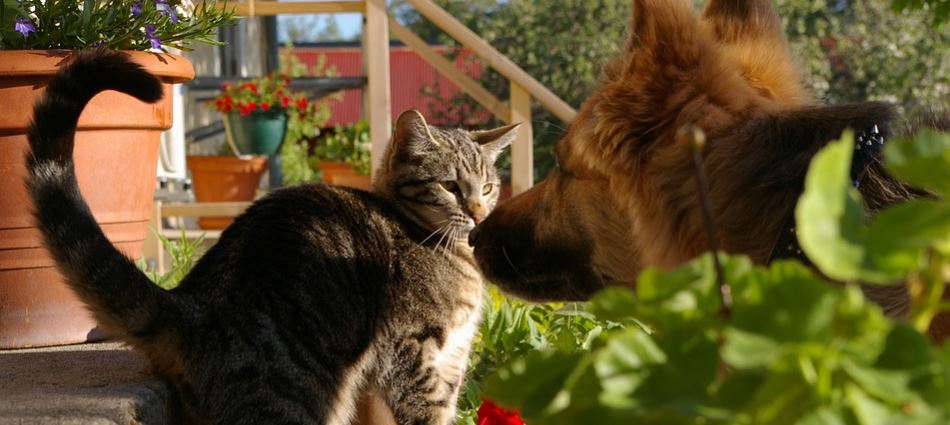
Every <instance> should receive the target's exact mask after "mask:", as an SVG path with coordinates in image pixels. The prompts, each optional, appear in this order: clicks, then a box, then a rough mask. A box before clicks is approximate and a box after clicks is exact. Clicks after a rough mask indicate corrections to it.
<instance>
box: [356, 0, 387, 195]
mask: <svg viewBox="0 0 950 425" xmlns="http://www.w3.org/2000/svg"><path fill="white" fill-rule="evenodd" d="M365 16H366V20H365V23H364V25H363V53H364V59H363V60H364V62H363V63H364V64H365V66H366V77H367V84H366V92H365V93H366V95H365V96H366V97H365V102H364V107H365V108H366V116H367V118H368V119H369V138H370V143H371V145H372V149H371V158H372V166H373V176H375V175H376V171H377V170H378V169H379V165H380V164H381V163H382V159H383V153H384V152H385V151H386V144H387V143H388V142H389V133H390V132H391V130H392V129H391V126H392V113H391V109H392V105H391V103H390V91H389V17H388V15H387V13H386V0H366V15H365Z"/></svg>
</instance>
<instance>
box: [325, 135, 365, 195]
mask: <svg viewBox="0 0 950 425" xmlns="http://www.w3.org/2000/svg"><path fill="white" fill-rule="evenodd" d="M314 155H315V156H316V157H317V167H318V168H320V171H321V172H323V180H324V181H325V182H326V183H329V184H335V185H340V186H349V187H355V188H358V189H369V188H370V186H371V184H370V176H369V172H370V142H369V124H368V123H367V122H366V121H363V120H361V121H358V122H356V123H354V124H351V125H348V126H345V127H343V126H339V125H337V126H336V127H334V128H333V131H331V132H328V133H327V134H326V135H325V136H324V138H323V139H322V140H320V141H319V142H318V143H317V145H316V147H315V148H314Z"/></svg>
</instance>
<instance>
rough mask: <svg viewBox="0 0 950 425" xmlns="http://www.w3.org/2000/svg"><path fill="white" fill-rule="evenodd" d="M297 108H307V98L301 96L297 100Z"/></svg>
mask: <svg viewBox="0 0 950 425" xmlns="http://www.w3.org/2000/svg"><path fill="white" fill-rule="evenodd" d="M297 109H307V98H306V97H301V98H300V99H299V100H297Z"/></svg>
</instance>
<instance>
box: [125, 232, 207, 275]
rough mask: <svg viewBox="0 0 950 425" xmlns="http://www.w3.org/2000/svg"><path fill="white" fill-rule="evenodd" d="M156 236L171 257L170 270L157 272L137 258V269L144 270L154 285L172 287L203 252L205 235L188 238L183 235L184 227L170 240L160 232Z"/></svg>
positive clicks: (189, 269)
mask: <svg viewBox="0 0 950 425" xmlns="http://www.w3.org/2000/svg"><path fill="white" fill-rule="evenodd" d="M156 237H157V238H158V240H159V241H160V242H161V243H162V248H164V249H165V251H166V252H168V255H169V256H170V257H171V260H172V265H171V270H169V271H167V272H165V273H164V274H159V273H158V271H156V270H152V269H150V268H149V267H148V265H147V264H145V260H144V259H139V262H138V266H139V269H141V270H143V271H145V274H146V275H148V277H149V279H151V280H152V282H155V284H156V285H158V286H160V287H162V288H164V289H172V288H174V287H176V286H178V284H179V283H180V282H181V280H182V279H184V277H185V275H187V274H188V272H189V271H191V268H192V267H194V265H195V263H196V262H197V261H198V259H199V258H201V254H202V253H203V252H204V241H205V237H204V234H202V235H200V236H198V237H197V238H194V239H191V240H189V239H188V238H187V237H185V230H184V229H182V231H181V237H180V238H179V239H177V240H170V239H168V238H167V237H165V235H161V234H158V235H156Z"/></svg>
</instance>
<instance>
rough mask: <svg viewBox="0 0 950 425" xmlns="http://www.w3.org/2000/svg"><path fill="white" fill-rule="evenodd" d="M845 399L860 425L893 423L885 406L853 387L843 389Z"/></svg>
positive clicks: (848, 386)
mask: <svg viewBox="0 0 950 425" xmlns="http://www.w3.org/2000/svg"><path fill="white" fill-rule="evenodd" d="M845 399H846V401H847V403H848V405H849V406H850V407H851V412H852V413H854V416H855V418H857V420H858V423H859V424H861V425H885V424H889V423H898V422H893V419H892V414H891V412H890V411H889V410H888V408H887V406H885V405H884V404H882V403H881V402H879V401H877V400H875V399H874V398H872V397H871V396H869V395H867V393H865V392H864V391H861V389H860V388H858V387H857V386H855V385H847V386H846V387H845Z"/></svg>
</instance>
